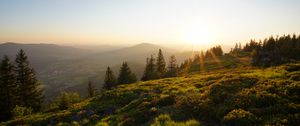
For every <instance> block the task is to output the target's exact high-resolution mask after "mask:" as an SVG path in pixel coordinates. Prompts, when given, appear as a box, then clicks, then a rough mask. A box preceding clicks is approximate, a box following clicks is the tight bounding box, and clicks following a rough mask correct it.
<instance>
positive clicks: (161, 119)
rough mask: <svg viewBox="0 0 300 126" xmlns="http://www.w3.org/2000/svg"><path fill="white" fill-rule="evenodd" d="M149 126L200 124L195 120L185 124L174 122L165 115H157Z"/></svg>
mask: <svg viewBox="0 0 300 126" xmlns="http://www.w3.org/2000/svg"><path fill="white" fill-rule="evenodd" d="M151 126H200V123H199V122H198V121H196V120H188V121H186V122H175V121H173V120H172V119H171V117H170V116H169V115H167V114H162V115H159V116H158V117H156V118H155V119H154V122H153V123H152V124H151Z"/></svg>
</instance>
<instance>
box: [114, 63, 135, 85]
mask: <svg viewBox="0 0 300 126" xmlns="http://www.w3.org/2000/svg"><path fill="white" fill-rule="evenodd" d="M136 81H137V79H136V76H135V74H134V73H132V72H131V70H130V68H129V66H128V64H127V62H123V64H122V66H121V68H120V73H119V77H118V83H119V84H130V83H134V82H136Z"/></svg>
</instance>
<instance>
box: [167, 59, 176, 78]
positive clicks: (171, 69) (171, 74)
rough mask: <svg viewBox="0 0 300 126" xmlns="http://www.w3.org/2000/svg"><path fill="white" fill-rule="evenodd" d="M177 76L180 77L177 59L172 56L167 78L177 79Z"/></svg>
mask: <svg viewBox="0 0 300 126" xmlns="http://www.w3.org/2000/svg"><path fill="white" fill-rule="evenodd" d="M177 76H178V65H177V61H176V57H175V56H174V55H172V56H171V57H170V61H169V65H168V72H167V77H177Z"/></svg>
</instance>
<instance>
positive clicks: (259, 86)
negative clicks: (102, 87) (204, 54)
mask: <svg viewBox="0 0 300 126" xmlns="http://www.w3.org/2000/svg"><path fill="white" fill-rule="evenodd" d="M299 71H300V64H299V63H292V64H286V65H281V66H277V67H270V68H266V69H261V68H256V67H249V66H244V67H240V68H235V69H221V70H214V71H210V72H205V73H200V74H190V75H187V76H183V77H175V78H165V79H160V80H153V81H145V82H137V83H133V84H126V85H120V86H118V87H117V88H114V89H112V90H106V91H104V92H102V93H100V94H99V95H97V96H96V97H93V98H90V99H86V100H84V101H82V102H80V103H77V104H74V105H72V106H71V107H70V108H69V109H67V110H62V111H59V110H52V111H48V112H45V113H38V114H33V115H28V116H25V117H21V118H16V119H14V120H11V121H8V122H4V123H1V125H99V126H108V125H112V126H117V125H119V126H133V125H145V126H147V125H151V126H165V125H180V126H181V125H187V126H200V125H209V126H214V125H216V126H217V125H232V126H234V125H243V126H248V125H249V126H250V125H299V124H300V121H299V120H300V118H299V114H300V102H299V101H300V97H299V92H300V87H299V86H300V84H299V80H300V73H299Z"/></svg>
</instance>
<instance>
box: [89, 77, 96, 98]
mask: <svg viewBox="0 0 300 126" xmlns="http://www.w3.org/2000/svg"><path fill="white" fill-rule="evenodd" d="M87 91H88V96H89V97H93V96H95V94H96V89H95V87H94V86H93V84H92V81H90V80H89V82H88V87H87Z"/></svg>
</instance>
